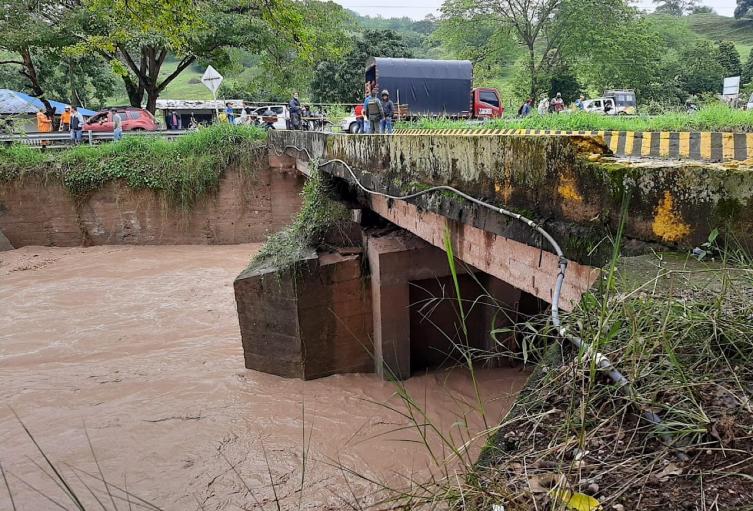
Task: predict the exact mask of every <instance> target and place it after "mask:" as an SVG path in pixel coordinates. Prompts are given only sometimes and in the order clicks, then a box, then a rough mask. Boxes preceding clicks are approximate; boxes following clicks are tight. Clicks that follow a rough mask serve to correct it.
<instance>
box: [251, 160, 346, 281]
mask: <svg viewBox="0 0 753 511" xmlns="http://www.w3.org/2000/svg"><path fill="white" fill-rule="evenodd" d="M309 172H310V176H309V178H308V180H307V181H306V184H305V185H304V186H303V190H302V191H301V196H302V197H303V204H302V206H301V209H300V211H299V212H298V214H297V215H296V217H295V220H293V223H292V224H291V225H290V226H288V227H287V228H286V229H284V230H282V231H280V232H278V233H275V234H273V235H272V236H270V237H269V239H268V240H267V242H266V243H265V244H264V246H263V247H262V249H261V250H260V251H259V253H258V254H257V255H256V256H255V257H254V259H253V260H252V261H251V265H252V266H256V267H261V266H271V267H274V268H278V269H279V270H281V271H284V270H287V269H291V268H292V267H293V266H294V265H295V263H296V262H297V261H299V260H301V259H302V258H303V257H304V256H305V254H306V252H307V251H309V250H311V249H312V248H313V249H316V248H319V247H320V246H321V245H322V244H323V243H324V238H325V236H326V234H327V233H328V232H329V231H330V230H331V229H333V228H336V227H337V225H338V224H339V223H341V222H344V221H347V220H349V219H350V212H349V211H348V209H347V208H346V207H345V206H344V205H343V204H342V203H341V202H339V201H336V200H333V199H331V198H330V187H329V184H328V181H327V178H326V177H325V176H324V174H323V173H322V172H321V171H320V170H319V162H318V160H317V159H314V160H312V161H311V162H310V163H309Z"/></svg>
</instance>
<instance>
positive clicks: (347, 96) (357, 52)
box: [311, 30, 413, 103]
mask: <svg viewBox="0 0 753 511" xmlns="http://www.w3.org/2000/svg"><path fill="white" fill-rule="evenodd" d="M373 56H378V57H396V58H411V57H413V54H412V53H411V51H410V50H409V49H408V47H407V46H406V44H405V42H404V41H403V38H402V37H401V36H400V35H399V34H398V33H397V32H395V31H394V30H366V31H364V33H363V34H362V35H360V36H354V37H353V39H352V50H351V51H349V52H348V53H347V54H345V55H344V56H343V57H342V58H341V59H337V60H324V61H321V62H320V63H319V64H318V65H317V67H316V70H315V72H314V77H313V79H312V81H311V95H312V98H313V99H314V101H317V102H323V103H327V102H329V103H357V102H359V101H362V100H363V93H364V66H365V64H366V60H367V59H368V58H369V57H373Z"/></svg>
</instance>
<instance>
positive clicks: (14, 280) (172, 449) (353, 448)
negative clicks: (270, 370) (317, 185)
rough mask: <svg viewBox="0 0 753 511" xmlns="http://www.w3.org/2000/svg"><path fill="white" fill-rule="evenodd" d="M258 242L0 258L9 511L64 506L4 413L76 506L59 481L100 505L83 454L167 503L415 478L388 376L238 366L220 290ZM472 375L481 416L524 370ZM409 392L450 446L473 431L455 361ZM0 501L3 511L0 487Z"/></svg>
mask: <svg viewBox="0 0 753 511" xmlns="http://www.w3.org/2000/svg"><path fill="white" fill-rule="evenodd" d="M258 248H259V245H236V246H215V247H207V246H150V247H147V246H140V247H113V246H100V247H92V248H42V247H26V248H22V249H18V250H14V251H10V252H0V462H1V463H2V464H3V467H4V468H5V469H6V471H7V472H9V473H10V475H9V483H10V487H11V491H12V492H13V495H14V496H15V498H16V503H17V505H19V509H30V510H44V509H56V508H57V507H56V505H55V504H54V503H53V502H51V501H50V500H49V499H48V498H47V497H50V498H52V499H54V500H56V501H57V502H59V503H60V504H62V505H63V506H65V507H66V508H69V509H73V505H72V503H71V501H70V500H66V498H65V497H64V495H63V493H62V491H61V490H60V489H59V488H57V487H56V486H55V484H54V483H53V482H52V480H51V479H50V478H48V477H47V476H45V475H44V473H43V472H41V470H40V468H39V467H37V466H35V465H34V463H33V461H36V462H37V463H41V462H42V459H41V457H40V455H39V453H38V452H37V451H36V450H35V449H34V446H33V444H32V442H31V441H30V440H29V438H28V437H27V436H26V435H25V434H24V431H23V429H22V427H21V425H20V423H19V421H18V419H16V418H15V417H14V415H13V411H12V410H15V412H16V413H17V414H18V416H19V417H20V418H21V420H22V421H23V422H24V423H25V424H26V426H27V427H28V428H29V429H30V430H31V432H32V434H33V435H34V436H35V438H36V439H37V441H38V442H39V443H40V445H41V446H42V448H43V449H44V451H45V452H46V453H47V455H48V456H49V457H50V458H51V459H52V460H53V461H54V462H55V463H56V464H57V465H58V466H59V467H60V468H61V469H62V470H63V473H64V477H66V479H68V480H70V481H71V483H72V484H73V485H74V486H76V487H77V488H78V494H79V495H81V496H82V498H83V499H84V500H86V501H87V502H88V503H89V505H90V506H94V503H95V500H94V499H93V498H92V497H91V495H90V494H89V492H88V491H87V490H86V489H85V487H84V486H82V483H81V482H79V481H78V479H77V477H76V475H75V474H78V475H79V476H81V477H82V479H83V481H84V482H86V483H87V484H88V485H90V486H92V490H93V491H94V492H95V493H96V494H97V495H98V496H99V497H100V498H102V497H103V487H102V485H101V484H98V483H97V481H96V480H95V479H93V478H90V477H89V476H87V475H85V474H83V472H81V471H86V472H89V473H95V472H96V471H97V467H96V464H95V456H96V460H97V461H98V462H99V464H100V465H101V468H102V471H103V472H104V474H105V478H106V479H107V480H108V481H109V482H110V483H112V484H114V485H117V486H119V487H121V488H123V487H124V486H127V488H128V490H129V491H130V492H132V493H134V494H135V495H138V496H139V497H141V498H143V499H146V500H149V501H151V502H154V503H155V504H157V505H158V506H160V507H161V508H163V509H169V510H173V509H175V510H183V509H206V510H209V509H234V510H235V509H262V508H264V509H276V508H277V507H276V504H275V503H274V500H275V494H276V498H277V499H278V500H279V501H280V503H281V504H280V507H281V508H282V509H299V507H300V508H302V509H343V508H346V507H348V506H347V504H346V501H352V500H354V495H355V497H357V498H359V499H362V500H363V501H364V502H370V501H372V502H373V501H374V500H376V499H377V498H378V495H379V493H378V492H375V485H374V484H373V483H369V482H367V481H366V480H365V479H363V477H368V478H371V479H373V480H378V481H385V482H387V483H388V484H390V485H392V486H398V485H401V484H406V483H407V481H408V480H409V479H410V478H416V479H419V480H420V479H423V478H425V477H427V476H428V471H429V470H430V469H431V466H432V462H431V457H430V456H429V454H428V451H427V449H426V448H425V447H424V446H423V443H422V442H421V441H420V436H419V434H418V433H417V431H416V429H415V428H407V429H402V428H403V426H405V425H406V424H408V422H407V421H406V420H405V418H404V417H402V416H401V415H400V414H399V413H398V412H397V411H393V410H392V409H391V408H394V409H395V410H398V411H404V410H405V406H404V404H403V402H402V401H401V399H400V398H399V397H398V396H396V395H395V391H396V387H395V385H394V384H391V383H387V382H383V381H381V380H379V379H378V378H376V377H375V376H374V375H369V374H358V375H339V376H332V377H329V378H323V379H320V380H315V381H308V382H303V381H300V380H289V379H283V378H279V377H276V376H272V375H268V374H263V373H258V372H255V371H250V370H246V369H245V368H244V367H243V353H242V349H241V342H240V333H239V329H238V322H237V318H236V313H235V302H234V298H233V287H232V282H233V278H234V277H235V276H236V275H237V274H238V273H239V272H240V270H241V269H242V268H243V267H244V266H245V265H246V264H247V263H248V260H249V258H250V256H251V255H252V254H253V253H254V252H255V251H256V250H258ZM476 376H477V380H478V382H479V388H480V394H481V396H482V398H483V402H484V406H485V414H486V421H487V422H488V425H489V426H492V425H494V424H495V423H496V421H498V420H499V418H500V417H501V416H502V415H503V414H504V413H505V412H506V411H507V410H508V409H509V407H510V405H511V402H512V399H513V397H514V395H515V394H516V393H517V392H518V391H519V389H520V388H521V387H522V385H523V383H524V381H525V378H526V376H527V375H526V373H524V372H520V371H519V370H517V369H495V370H481V371H478V372H477V375H476ZM407 389H408V390H409V391H410V393H411V394H412V396H413V397H414V398H415V400H416V401H417V402H419V403H420V404H421V406H422V407H423V406H425V407H426V410H428V415H429V416H430V417H431V419H432V421H434V422H435V423H436V424H438V425H440V426H441V428H442V430H443V431H444V432H445V433H446V434H451V435H453V437H454V438H455V439H456V441H460V440H461V439H462V438H466V437H468V435H469V434H476V433H478V432H480V431H482V430H483V429H484V427H485V425H484V420H483V419H482V418H481V414H480V413H478V411H477V409H478V408H479V406H478V405H477V404H476V400H475V397H474V396H475V393H474V389H473V385H472V382H471V378H470V377H469V374H468V372H467V371H464V370H462V369H454V370H442V371H435V372H432V373H429V374H426V375H423V376H419V377H414V378H411V379H410V380H409V381H408V382H407ZM11 407H12V410H11ZM464 422H467V423H468V428H466V427H465V426H463V425H461V424H463V423H464ZM87 433H88V436H89V437H90V438H91V443H92V445H93V450H94V455H93V454H92V452H91V450H90V448H89V445H88V443H87ZM406 440H407V441H406ZM430 444H431V445H432V446H433V448H434V449H435V451H436V453H438V454H439V455H442V449H441V443H439V442H437V441H436V439H434V438H432V439H430ZM476 452H477V450H476V451H474V453H473V454H475V453H476ZM445 454H447V453H445ZM32 460H33V461H32ZM231 464H232V466H233V467H235V468H234V469H231ZM72 467H75V469H78V470H79V471H78V472H77V471H76V470H74V468H72ZM302 478H303V484H301V482H302V481H301V480H302ZM272 481H273V482H274V484H272ZM31 487H34V488H36V489H37V490H40V492H41V493H43V494H45V495H46V496H42V495H40V494H39V493H37V492H35V490H33V489H32V488H31ZM247 487H248V488H250V490H251V492H250V493H249V491H248V490H247ZM103 503H105V506H106V507H107V508H108V509H112V508H113V506H112V504H110V502H109V497H105V501H104V502H103ZM116 504H117V505H118V507H119V508H120V509H128V507H129V504H127V503H126V502H124V501H118V500H116ZM0 509H10V503H9V500H8V499H7V491H6V489H5V488H4V485H3V484H2V482H1V480H0ZM91 509H101V507H100V506H99V505H98V504H96V506H95V507H91ZM134 509H138V508H137V507H134Z"/></svg>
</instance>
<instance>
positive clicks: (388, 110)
mask: <svg viewBox="0 0 753 511" xmlns="http://www.w3.org/2000/svg"><path fill="white" fill-rule="evenodd" d="M382 111H383V112H384V118H383V119H382V122H381V123H380V128H381V130H382V133H386V134H388V135H391V134H392V118H393V117H394V115H395V104H394V103H393V102H392V100H391V99H390V92H389V91H388V90H387V89H385V90H383V91H382Z"/></svg>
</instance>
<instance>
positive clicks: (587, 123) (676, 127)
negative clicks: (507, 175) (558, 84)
mask: <svg viewBox="0 0 753 511" xmlns="http://www.w3.org/2000/svg"><path fill="white" fill-rule="evenodd" d="M398 127H399V128H421V129H457V128H471V129H474V128H476V129H478V128H483V129H488V128H497V129H538V130H565V131H737V132H740V131H744V132H752V131H753V112H750V111H745V110H737V109H733V108H730V107H728V106H726V105H722V104H717V105H707V106H704V107H703V108H701V110H700V111H698V112H695V113H690V114H689V113H679V112H674V113H666V114H662V115H657V116H648V115H637V116H616V115H600V114H594V113H587V112H572V113H566V114H559V115H554V114H551V115H538V114H533V115H531V116H529V117H525V118H523V119H520V118H516V117H514V116H507V117H506V118H504V119H495V120H493V121H488V122H485V123H483V124H482V125H479V124H471V123H467V122H465V121H453V120H450V119H421V120H420V121H418V122H416V123H400V124H399V126H398Z"/></svg>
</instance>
